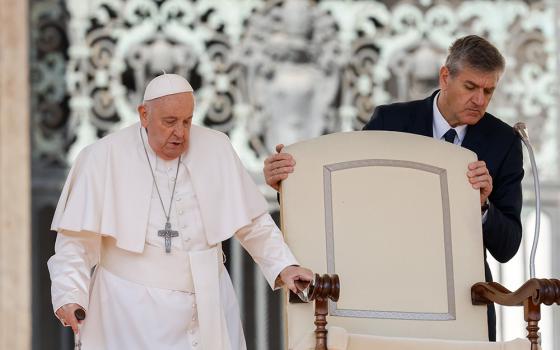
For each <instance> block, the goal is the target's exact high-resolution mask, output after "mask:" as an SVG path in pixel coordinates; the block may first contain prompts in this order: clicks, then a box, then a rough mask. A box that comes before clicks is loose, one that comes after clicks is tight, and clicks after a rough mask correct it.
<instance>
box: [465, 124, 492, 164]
mask: <svg viewBox="0 0 560 350" xmlns="http://www.w3.org/2000/svg"><path fill="white" fill-rule="evenodd" d="M487 121H488V118H487V115H486V114H485V115H484V116H483V117H482V119H480V121H479V122H478V123H476V124H475V125H469V126H468V128H467V134H466V135H465V139H464V140H463V143H462V144H461V146H462V147H465V148H467V149H470V150H471V151H473V152H474V153H476V154H477V155H478V159H480V158H481V156H482V154H483V153H484V151H485V150H486V147H487V146H488V142H484V140H485V139H486V138H487V137H488V136H486V133H487V132H488V128H487V125H486V124H487Z"/></svg>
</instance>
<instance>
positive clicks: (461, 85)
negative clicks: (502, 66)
mask: <svg viewBox="0 0 560 350" xmlns="http://www.w3.org/2000/svg"><path fill="white" fill-rule="evenodd" d="M500 75H501V72H500V71H495V72H482V71H479V70H476V69H473V68H470V67H468V66H464V67H462V68H461V70H460V71H459V72H457V74H456V75H455V76H451V74H450V72H449V70H448V69H447V67H445V66H444V67H441V70H440V75H439V83H440V87H441V93H440V95H439V97H438V107H439V109H440V111H441V112H442V114H443V116H444V118H445V119H446V120H447V122H448V123H449V125H451V126H452V127H455V126H458V125H474V124H476V123H478V121H479V120H480V119H481V118H482V117H483V116H484V113H486V107H488V103H490V99H491V98H492V95H493V94H494V90H495V89H496V85H497V84H498V80H499V79H500Z"/></svg>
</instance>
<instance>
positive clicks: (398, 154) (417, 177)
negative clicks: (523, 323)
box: [280, 131, 560, 350]
mask: <svg viewBox="0 0 560 350" xmlns="http://www.w3.org/2000/svg"><path fill="white" fill-rule="evenodd" d="M285 151H286V152H288V153H291V154H292V155H293V156H294V158H295V160H296V162H297V165H296V169H295V171H294V173H293V174H291V175H290V177H289V178H288V179H287V180H285V181H283V183H282V188H281V196H280V204H281V220H282V230H283V232H284V234H285V238H286V240H287V242H288V244H289V245H290V247H291V249H292V250H293V252H294V254H295V255H296V257H297V258H298V260H299V261H300V263H301V264H302V265H304V266H308V267H310V268H311V269H313V270H314V271H317V272H326V273H327V274H328V275H324V276H323V277H319V278H318V280H317V281H316V284H315V286H314V289H315V295H313V296H312V298H315V299H316V301H315V304H316V309H314V307H313V305H312V304H310V303H294V302H293V301H294V298H293V297H292V298H290V299H291V300H292V302H287V303H286V305H285V312H286V317H285V320H286V331H287V342H286V343H287V347H288V349H290V350H292V349H294V350H295V349H298V350H299V349H309V348H310V347H309V346H310V345H309V341H310V339H311V340H313V339H315V340H314V341H313V343H314V344H312V347H311V348H317V349H324V348H325V347H324V345H325V344H324V343H325V341H326V343H327V346H328V348H329V349H339V348H340V349H350V350H354V349H377V348H379V349H391V348H395V349H411V350H413V349H414V350H420V349H428V348H429V349H440V348H441V349H457V350H458V349H527V350H529V349H531V350H535V349H537V348H538V344H537V343H538V335H537V331H538V320H539V319H540V314H538V312H537V311H539V310H540V309H539V307H540V306H539V305H540V303H541V302H544V303H546V304H551V303H553V302H555V303H558V302H559V301H560V282H559V281H557V280H531V281H530V282H528V284H527V285H526V286H524V287H522V288H521V289H520V290H519V291H517V292H515V293H510V292H509V291H508V290H506V289H505V288H503V287H502V286H500V285H498V284H497V283H493V284H488V283H481V281H484V263H483V244H482V232H481V221H480V220H481V217H480V210H479V208H480V205H479V198H478V197H479V196H478V193H477V191H475V190H474V189H472V187H471V186H470V184H469V183H468V181H467V179H466V169H467V164H468V163H470V162H472V161H474V160H476V155H475V154H474V153H473V152H471V151H469V150H467V149H464V148H461V147H457V146H455V145H452V144H448V143H443V142H440V141H436V140H433V139H431V138H427V137H423V136H417V135H411V134H405V133H395V132H386V131H361V132H351V133H338V134H330V135H326V136H322V137H319V138H316V139H312V140H309V141H305V142H300V143H297V144H294V145H291V146H289V147H287V148H286V149H285ZM335 275H336V276H338V277H339V278H340V289H338V285H337V281H336V278H335V277H336V276H335ZM338 292H340V297H338ZM531 297H533V299H531ZM329 299H330V300H329ZM531 300H532V301H531ZM489 302H499V303H501V304H504V305H522V304H523V303H525V304H526V305H525V312H526V320H527V321H528V322H529V323H530V325H529V328H528V329H529V336H528V337H529V339H530V340H531V342H529V341H527V340H516V341H513V342H508V343H490V342H488V341H487V339H488V335H487V320H486V306H485V304H486V303H489ZM474 304H476V305H474ZM531 310H532V311H531ZM327 311H328V314H329V317H328V324H329V329H330V331H329V336H328V337H327V338H326V339H325V337H326V330H325V329H324V325H325V324H326V321H327V320H326V319H325V318H324V317H325V315H326V313H327ZM520 311H521V310H520ZM314 322H315V324H316V325H317V330H315V331H314V326H313V324H314ZM535 327H536V328H535ZM313 334H315V335H314V336H311V335H313Z"/></svg>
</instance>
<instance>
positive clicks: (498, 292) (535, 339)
mask: <svg viewBox="0 0 560 350" xmlns="http://www.w3.org/2000/svg"><path fill="white" fill-rule="evenodd" d="M471 299H472V303H473V305H483V304H490V303H496V304H500V305H505V306H521V305H523V308H524V315H525V321H526V322H527V331H528V333H527V338H528V339H529V341H530V342H531V350H538V344H539V334H538V331H539V321H540V319H541V304H545V305H552V304H558V305H560V280H557V279H537V278H532V279H530V280H528V281H527V282H525V284H523V285H522V286H521V287H520V288H519V289H517V290H516V291H515V292H511V291H510V290H509V289H507V288H505V287H504V286H502V285H501V284H499V283H496V282H488V283H485V282H479V283H476V284H475V285H473V286H472V288H471Z"/></svg>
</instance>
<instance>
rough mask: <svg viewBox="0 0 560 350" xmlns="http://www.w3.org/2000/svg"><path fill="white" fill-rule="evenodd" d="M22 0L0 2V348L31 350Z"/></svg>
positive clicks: (25, 18) (24, 10)
mask: <svg viewBox="0 0 560 350" xmlns="http://www.w3.org/2000/svg"><path fill="white" fill-rule="evenodd" d="M27 6H28V2H27V1H22V0H1V1H0V349H10V350H28V349H30V348H31V297H30V295H31V270H30V266H31V243H30V242H31V239H30V232H31V227H30V226H31V224H30V214H29V213H30V163H31V160H30V153H29V149H30V146H29V97H28V95H29V74H28V72H29V64H28V61H29V59H28V52H27V48H28V27H27V26H28V23H29V20H28V14H27Z"/></svg>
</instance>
